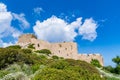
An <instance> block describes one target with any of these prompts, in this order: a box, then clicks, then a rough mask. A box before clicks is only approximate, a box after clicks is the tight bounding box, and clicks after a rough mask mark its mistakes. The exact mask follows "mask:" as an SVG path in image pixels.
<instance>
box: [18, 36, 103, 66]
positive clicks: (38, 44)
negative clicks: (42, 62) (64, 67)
mask: <svg viewBox="0 0 120 80" xmlns="http://www.w3.org/2000/svg"><path fill="white" fill-rule="evenodd" d="M29 44H34V47H35V49H36V50H41V49H49V50H50V51H51V52H52V55H57V56H59V57H64V58H72V59H75V60H84V61H86V62H89V63H90V61H91V60H92V59H97V60H98V61H99V62H100V64H101V65H102V66H103V57H102V56H101V55H100V54H78V51H77V44H76V43H75V42H62V43H49V42H47V41H43V40H38V39H37V38H36V37H35V36H34V35H33V34H24V35H21V36H20V37H19V39H18V43H17V45H20V46H22V47H23V48H26V47H27V46H28V45H29Z"/></svg>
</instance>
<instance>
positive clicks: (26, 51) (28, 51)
mask: <svg viewBox="0 0 120 80" xmlns="http://www.w3.org/2000/svg"><path fill="white" fill-rule="evenodd" d="M21 51H22V52H23V53H25V54H27V53H32V50H31V49H21Z"/></svg>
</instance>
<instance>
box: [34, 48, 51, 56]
mask: <svg viewBox="0 0 120 80" xmlns="http://www.w3.org/2000/svg"><path fill="white" fill-rule="evenodd" d="M35 52H37V53H43V54H46V55H49V54H51V51H50V50H48V49H41V50H37V51H35Z"/></svg>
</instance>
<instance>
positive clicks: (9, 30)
mask: <svg viewBox="0 0 120 80" xmlns="http://www.w3.org/2000/svg"><path fill="white" fill-rule="evenodd" d="M13 19H14V18H13V15H12V12H10V11H7V6H6V5H5V4H3V3H0V45H2V46H6V45H10V44H12V43H11V42H9V43H5V42H4V40H2V38H4V37H12V38H14V39H16V38H17V37H18V36H19V35H20V34H21V33H22V32H21V31H19V30H18V29H16V28H15V27H13V26H12V25H11V23H12V20H13Z"/></svg>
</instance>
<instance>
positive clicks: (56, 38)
mask: <svg viewBox="0 0 120 80" xmlns="http://www.w3.org/2000/svg"><path fill="white" fill-rule="evenodd" d="M78 23H81V20H80V19H77V20H76V21H74V22H72V23H71V24H69V23H67V22H65V21H64V20H62V19H60V18H57V17H56V16H52V17H51V18H49V19H47V20H45V21H43V22H40V21H37V22H36V25H35V26H34V27H33V29H34V32H35V34H36V35H37V36H38V38H39V39H43V40H46V41H50V42H61V41H73V40H74V38H75V37H76V36H77V33H76V32H75V31H74V30H75V28H77V26H80V24H78Z"/></svg>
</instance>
